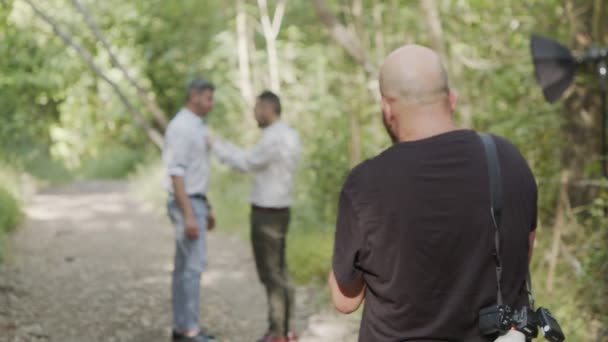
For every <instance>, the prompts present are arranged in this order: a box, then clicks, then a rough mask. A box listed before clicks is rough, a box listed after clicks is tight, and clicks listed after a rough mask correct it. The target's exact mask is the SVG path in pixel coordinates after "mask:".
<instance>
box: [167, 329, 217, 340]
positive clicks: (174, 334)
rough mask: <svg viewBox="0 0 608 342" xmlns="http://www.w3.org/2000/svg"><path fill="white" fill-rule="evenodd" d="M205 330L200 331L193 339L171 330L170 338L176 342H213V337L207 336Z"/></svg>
mask: <svg viewBox="0 0 608 342" xmlns="http://www.w3.org/2000/svg"><path fill="white" fill-rule="evenodd" d="M205 331H206V329H201V331H200V332H199V333H198V335H196V336H193V337H188V336H186V335H184V334H182V333H180V332H178V331H176V330H175V329H173V331H172V333H171V338H172V339H173V341H176V342H215V336H213V335H209V334H207V333H206V332H205Z"/></svg>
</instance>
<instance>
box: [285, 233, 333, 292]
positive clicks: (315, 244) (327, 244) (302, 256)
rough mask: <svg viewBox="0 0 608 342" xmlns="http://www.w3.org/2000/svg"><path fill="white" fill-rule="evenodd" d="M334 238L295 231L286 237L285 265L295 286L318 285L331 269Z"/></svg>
mask: <svg viewBox="0 0 608 342" xmlns="http://www.w3.org/2000/svg"><path fill="white" fill-rule="evenodd" d="M333 241H334V236H333V234H332V233H329V232H321V231H310V232H306V231H302V230H299V229H295V230H293V231H292V232H290V233H289V235H288V237H287V263H288V264H289V270H290V272H291V274H292V276H293V279H294V281H295V282H296V283H297V284H311V283H312V284H320V283H324V282H325V281H326V280H327V275H328V274H329V271H330V269H331V255H332V248H333Z"/></svg>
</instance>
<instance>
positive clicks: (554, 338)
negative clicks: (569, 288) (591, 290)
mask: <svg viewBox="0 0 608 342" xmlns="http://www.w3.org/2000/svg"><path fill="white" fill-rule="evenodd" d="M539 328H540V330H541V332H542V334H543V335H544V336H545V339H546V340H548V341H551V342H562V341H564V340H565V339H566V337H565V336H564V333H563V332H562V329H561V327H560V326H559V323H558V322H557V320H556V319H555V317H553V315H551V312H550V311H549V310H547V309H545V308H539V309H538V310H536V311H534V310H531V309H530V308H528V307H523V308H522V309H521V310H513V309H512V308H511V307H510V306H508V305H493V306H489V307H486V308H483V309H481V311H479V329H480V330H481V333H482V334H483V335H494V334H497V333H500V334H502V333H506V332H507V331H509V330H511V329H515V330H517V331H520V332H521V333H523V334H524V335H525V336H526V340H530V339H533V338H536V337H537V336H538V330H539Z"/></svg>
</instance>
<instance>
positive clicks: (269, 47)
mask: <svg viewBox="0 0 608 342" xmlns="http://www.w3.org/2000/svg"><path fill="white" fill-rule="evenodd" d="M258 7H259V9H260V17H261V22H262V30H263V32H264V40H265V41H266V53H267V55H268V71H269V75H270V89H272V90H273V91H275V92H277V93H280V92H281V77H280V69H279V57H278V52H277V46H276V44H277V37H278V36H279V31H280V30H281V23H282V22H283V15H284V14H285V0H279V1H278V2H277V5H276V7H275V10H274V15H273V16H272V20H271V19H270V14H269V12H268V3H267V2H266V0H258Z"/></svg>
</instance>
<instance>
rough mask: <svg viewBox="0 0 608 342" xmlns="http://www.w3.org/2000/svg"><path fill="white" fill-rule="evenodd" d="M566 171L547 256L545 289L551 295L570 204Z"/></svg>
mask: <svg viewBox="0 0 608 342" xmlns="http://www.w3.org/2000/svg"><path fill="white" fill-rule="evenodd" d="M568 179H569V178H568V171H565V170H564V171H562V173H561V176H560V189H559V199H558V204H557V209H556V218H555V223H554V225H553V241H552V245H551V252H550V254H549V271H548V272H547V283H546V289H547V292H548V293H552V292H553V290H554V288H555V270H556V268H557V262H558V259H559V255H560V251H559V250H560V245H561V241H562V232H563V230H564V226H565V225H566V223H567V215H568V212H569V211H570V203H569V200H568V183H569V182H568Z"/></svg>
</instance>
